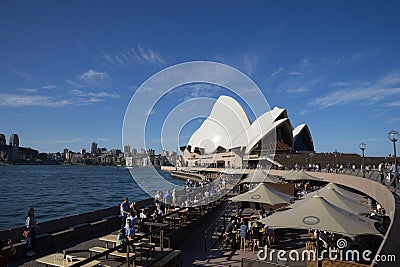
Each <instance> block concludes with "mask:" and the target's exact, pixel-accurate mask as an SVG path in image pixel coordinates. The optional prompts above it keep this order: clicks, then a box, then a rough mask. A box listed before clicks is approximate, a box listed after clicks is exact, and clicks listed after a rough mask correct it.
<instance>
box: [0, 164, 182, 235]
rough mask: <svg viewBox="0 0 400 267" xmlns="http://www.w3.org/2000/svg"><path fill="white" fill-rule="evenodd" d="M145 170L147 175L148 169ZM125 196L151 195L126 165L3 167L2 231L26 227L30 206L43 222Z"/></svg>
mask: <svg viewBox="0 0 400 267" xmlns="http://www.w3.org/2000/svg"><path fill="white" fill-rule="evenodd" d="M141 169H142V170H141V173H143V174H144V175H145V174H146V173H147V171H146V169H148V168H141ZM159 172H160V174H161V175H162V176H164V177H165V178H166V179H167V180H169V181H170V182H172V183H175V184H177V185H183V184H184V182H183V181H182V180H179V179H175V178H172V177H171V176H170V174H169V173H168V172H163V171H159ZM148 173H150V172H148ZM149 182H150V183H151V177H149ZM156 186H157V185H154V187H155V188H156ZM125 196H126V197H128V198H129V201H135V200H140V199H145V198H148V197H149V196H148V195H147V194H146V193H145V192H144V191H143V190H142V189H141V188H140V187H139V186H138V185H137V184H136V183H135V181H134V179H133V178H132V177H131V175H130V173H129V170H128V169H126V168H124V167H108V166H74V165H72V166H67V165H49V166H45V165H30V166H28V165H17V166H0V230H4V229H8V228H14V227H18V226H23V225H24V222H25V218H26V214H27V211H28V209H29V208H30V207H33V208H35V211H36V216H37V219H38V221H39V223H40V222H41V221H47V220H51V219H56V218H60V217H65V216H68V215H74V214H78V213H82V212H88V211H93V210H97V209H101V208H106V207H111V206H116V205H119V204H120V203H121V202H122V200H123V198H124V197H125Z"/></svg>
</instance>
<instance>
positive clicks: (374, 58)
mask: <svg viewBox="0 0 400 267" xmlns="http://www.w3.org/2000/svg"><path fill="white" fill-rule="evenodd" d="M143 2H146V3H140V2H138V1H137V2H136V1H120V2H115V1H1V2H0V36H1V40H2V41H1V42H0V123H1V124H0V132H1V133H4V134H6V138H7V139H8V138H9V136H10V134H12V133H18V134H19V136H20V143H21V145H22V146H27V147H32V148H35V149H38V150H40V151H43V152H55V151H61V150H62V149H64V148H69V149H71V150H74V151H79V150H80V149H81V148H82V147H86V148H89V147H90V142H92V141H96V142H97V143H98V144H99V146H100V147H107V148H109V149H111V148H116V147H118V148H121V147H122V140H121V135H122V130H121V129H122V124H123V118H124V114H125V110H126V108H127V106H128V103H129V101H130V99H131V97H132V96H133V94H134V93H135V90H136V89H137V88H138V87H139V86H140V85H141V84H142V83H143V82H144V81H146V80H147V79H148V78H149V77H151V76H152V75H154V74H155V73H157V72H158V71H160V70H162V69H163V68H165V67H168V66H171V65H174V64H178V63H182V62H187V61H192V60H210V61H216V62H220V63H224V64H227V65H230V66H233V67H235V68H237V69H239V70H241V71H243V72H244V73H245V74H247V75H248V76H249V77H250V78H251V79H253V80H254V81H255V82H256V84H257V85H258V86H259V88H261V90H262V92H263V93H264V95H265V97H266V99H267V100H268V103H269V105H270V106H271V107H274V106H278V107H285V108H286V109H287V111H288V115H289V118H290V119H291V122H292V124H293V126H296V125H298V124H301V123H307V124H308V125H309V127H310V130H311V133H312V135H313V139H314V145H315V147H316V150H317V151H319V152H327V151H334V150H335V149H336V150H338V151H343V152H356V153H359V152H360V151H359V149H358V145H359V144H360V143H361V142H364V143H366V145H367V149H366V155H375V156H385V155H388V154H389V153H392V144H391V143H390V141H389V140H388V139H387V133H388V132H389V131H390V130H392V129H396V130H398V131H400V117H399V114H400V112H399V111H400V49H399V47H400V16H399V15H398V14H399V11H400V3H399V2H398V1H385V2H384V4H382V2H380V1H329V2H328V1H324V2H321V1H253V2H251V3H247V2H246V3H245V1H168V2H167V1H143ZM216 92H217V91H213V90H211V89H210V88H201V87H200V88H196V89H193V90H192V91H191V92H190V93H187V94H186V96H209V97H217V93H216ZM167 99H168V98H167ZM174 100H176V99H174ZM162 104H163V105H165V106H168V105H175V104H176V103H175V102H173V103H168V101H164V103H162ZM160 105H161V103H160ZM160 109H162V107H161V108H160ZM166 110H168V109H166ZM195 127H196V125H195V124H193V125H192V127H188V134H189V133H190V130H193V129H194V128H195ZM183 141H184V138H183V139H182V142H183ZM131 145H134V144H131ZM154 146H155V148H156V150H157V149H159V148H158V147H156V146H157V144H155V145H154Z"/></svg>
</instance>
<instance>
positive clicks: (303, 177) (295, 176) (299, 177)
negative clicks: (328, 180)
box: [283, 170, 321, 181]
mask: <svg viewBox="0 0 400 267" xmlns="http://www.w3.org/2000/svg"><path fill="white" fill-rule="evenodd" d="M283 178H284V179H285V180H290V181H321V179H319V178H317V177H314V176H312V175H309V174H308V173H306V172H305V171H303V170H301V171H293V172H292V173H289V174H288V175H284V176H283Z"/></svg>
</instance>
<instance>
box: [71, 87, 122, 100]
mask: <svg viewBox="0 0 400 267" xmlns="http://www.w3.org/2000/svg"><path fill="white" fill-rule="evenodd" d="M69 93H70V94H71V95H73V96H79V97H94V98H112V99H117V98H119V97H120V96H119V94H117V93H115V92H113V93H107V92H96V93H93V92H84V91H82V90H78V89H75V90H71V91H69Z"/></svg>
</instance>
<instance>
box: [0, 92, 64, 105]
mask: <svg viewBox="0 0 400 267" xmlns="http://www.w3.org/2000/svg"><path fill="white" fill-rule="evenodd" d="M0 99H1V101H0V106H3V107H28V106H31V107H51V108H57V107H64V106H67V105H69V104H71V102H70V101H69V100H57V99H54V98H53V97H50V96H45V95H21V94H0Z"/></svg>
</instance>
